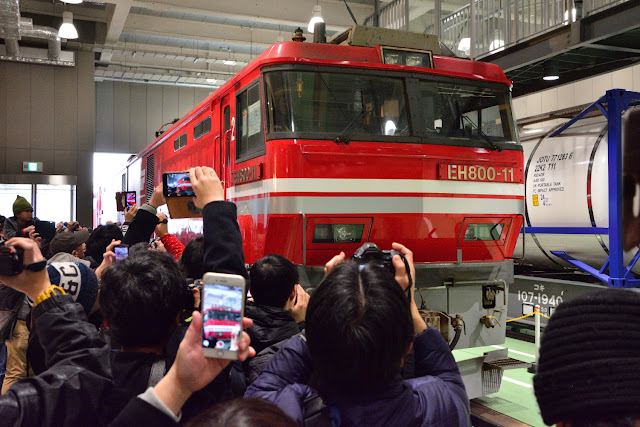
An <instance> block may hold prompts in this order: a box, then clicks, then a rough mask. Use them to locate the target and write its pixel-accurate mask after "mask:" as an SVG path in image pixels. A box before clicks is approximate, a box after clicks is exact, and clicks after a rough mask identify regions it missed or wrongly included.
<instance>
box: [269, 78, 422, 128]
mask: <svg viewBox="0 0 640 427" xmlns="http://www.w3.org/2000/svg"><path fill="white" fill-rule="evenodd" d="M265 87H266V95H265V101H266V102H267V107H266V110H267V111H266V112H267V114H266V120H267V129H268V131H269V132H295V133H306V134H308V135H310V136H311V135H313V136H316V137H321V138H327V139H334V138H336V137H339V138H345V139H349V138H355V139H367V138H369V137H371V136H376V137H377V136H383V137H384V136H409V135H410V128H409V120H408V114H407V105H406V95H405V88H404V82H403V80H402V79H401V78H395V77H386V76H378V75H368V74H353V73H349V74H340V73H335V72H334V73H332V72H315V71H272V72H269V73H266V74H265Z"/></svg>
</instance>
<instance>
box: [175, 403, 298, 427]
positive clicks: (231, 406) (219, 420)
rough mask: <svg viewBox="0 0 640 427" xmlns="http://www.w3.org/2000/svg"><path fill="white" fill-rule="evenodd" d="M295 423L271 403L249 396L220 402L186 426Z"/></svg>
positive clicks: (293, 425)
mask: <svg viewBox="0 0 640 427" xmlns="http://www.w3.org/2000/svg"><path fill="white" fill-rule="evenodd" d="M297 425H298V424H296V422H295V421H293V420H292V419H291V418H289V417H288V416H287V415H286V414H285V413H284V412H283V411H282V409H280V408H278V407H277V406H275V405H273V404H272V403H269V402H267V401H265V400H262V399H256V398H253V397H249V398H246V399H234V400H231V401H226V402H220V403H218V404H216V405H214V406H212V407H210V408H208V409H207V410H205V411H203V412H201V413H200V415H198V416H197V417H195V418H193V419H192V420H191V421H189V423H188V424H187V427H200V426H203V427H204V426H207V427H209V426H212V427H215V426H220V427H222V426H234V427H271V426H282V427H296V426H297Z"/></svg>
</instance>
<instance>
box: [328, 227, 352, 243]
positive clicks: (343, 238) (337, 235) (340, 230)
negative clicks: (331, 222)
mask: <svg viewBox="0 0 640 427" xmlns="http://www.w3.org/2000/svg"><path fill="white" fill-rule="evenodd" d="M355 237H356V229H355V225H354V224H349V225H337V226H334V227H333V239H334V240H335V241H336V242H353V241H354V240H355Z"/></svg>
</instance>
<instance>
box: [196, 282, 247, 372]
mask: <svg viewBox="0 0 640 427" xmlns="http://www.w3.org/2000/svg"><path fill="white" fill-rule="evenodd" d="M202 283H203V284H202V347H203V351H204V355H205V356H206V357H215V358H217V359H230V360H237V359H238V341H239V340H240V336H241V334H242V316H243V315H244V304H245V298H246V290H245V287H246V285H245V280H244V277H242V276H239V275H237V274H222V273H207V274H205V275H204V277H203V278H202Z"/></svg>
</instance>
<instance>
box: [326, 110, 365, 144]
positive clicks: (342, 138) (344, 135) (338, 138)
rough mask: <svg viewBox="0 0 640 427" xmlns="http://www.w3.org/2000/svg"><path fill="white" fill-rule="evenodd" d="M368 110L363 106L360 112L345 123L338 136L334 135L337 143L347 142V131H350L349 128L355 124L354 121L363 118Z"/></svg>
mask: <svg viewBox="0 0 640 427" xmlns="http://www.w3.org/2000/svg"><path fill="white" fill-rule="evenodd" d="M368 112H370V110H369V109H367V108H363V109H362V111H360V113H358V114H357V115H356V116H355V117H354V118H353V120H351V121H350V122H349V124H347V126H345V128H344V129H342V131H341V132H340V133H339V134H338V136H336V139H334V141H335V142H336V143H338V144H341V143H343V144H348V143H349V139H348V138H347V135H348V134H349V132H351V129H353V126H354V125H355V124H356V122H357V121H358V120H360V119H361V118H363V117H364V116H365V115H366V114H367V113H368Z"/></svg>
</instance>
